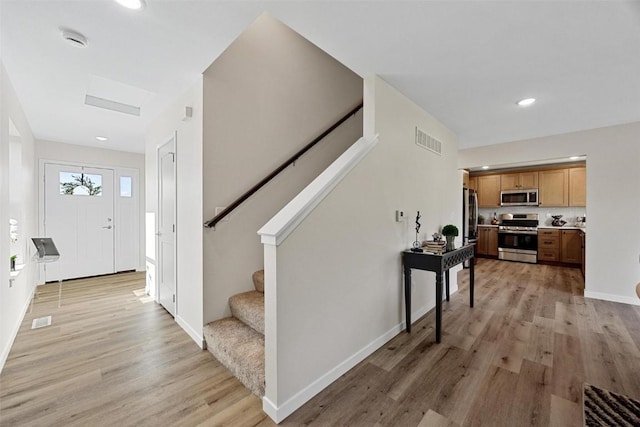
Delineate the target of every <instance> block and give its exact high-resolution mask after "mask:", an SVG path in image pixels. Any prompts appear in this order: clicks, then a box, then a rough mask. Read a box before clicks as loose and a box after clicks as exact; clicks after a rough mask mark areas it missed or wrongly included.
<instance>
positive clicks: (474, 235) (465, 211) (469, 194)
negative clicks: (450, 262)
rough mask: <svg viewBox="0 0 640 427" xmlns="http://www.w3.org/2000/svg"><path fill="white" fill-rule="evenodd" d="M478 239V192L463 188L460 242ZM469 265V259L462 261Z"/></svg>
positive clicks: (465, 242)
mask: <svg viewBox="0 0 640 427" xmlns="http://www.w3.org/2000/svg"><path fill="white" fill-rule="evenodd" d="M477 240H478V192H477V191H476V190H472V189H468V188H465V189H464V190H463V196H462V243H463V244H467V243H476V241H477ZM464 266H465V267H468V266H469V261H465V262H464Z"/></svg>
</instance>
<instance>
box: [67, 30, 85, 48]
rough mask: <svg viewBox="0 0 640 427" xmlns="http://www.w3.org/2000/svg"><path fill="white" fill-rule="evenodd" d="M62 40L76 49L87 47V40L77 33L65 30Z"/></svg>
mask: <svg viewBox="0 0 640 427" xmlns="http://www.w3.org/2000/svg"><path fill="white" fill-rule="evenodd" d="M62 38H63V39H65V40H66V42H67V43H69V44H71V45H73V46H75V47H81V48H84V47H87V38H86V37H85V36H83V35H82V34H80V33H79V32H77V31H73V30H66V29H63V30H62Z"/></svg>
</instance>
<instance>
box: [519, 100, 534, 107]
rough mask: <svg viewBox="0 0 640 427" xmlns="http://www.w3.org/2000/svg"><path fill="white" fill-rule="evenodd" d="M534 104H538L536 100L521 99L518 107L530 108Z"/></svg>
mask: <svg viewBox="0 0 640 427" xmlns="http://www.w3.org/2000/svg"><path fill="white" fill-rule="evenodd" d="M534 102H536V99H535V98H525V99H521V100H520V101H518V105H519V106H521V107H528V106H529V105H531V104H533V103H534Z"/></svg>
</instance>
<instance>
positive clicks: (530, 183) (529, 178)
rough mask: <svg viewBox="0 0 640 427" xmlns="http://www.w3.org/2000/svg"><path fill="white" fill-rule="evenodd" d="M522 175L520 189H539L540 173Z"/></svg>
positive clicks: (523, 173) (524, 173)
mask: <svg viewBox="0 0 640 427" xmlns="http://www.w3.org/2000/svg"><path fill="white" fill-rule="evenodd" d="M519 175H520V188H522V189H525V190H527V189H531V188H538V172H522V173H520V174H519Z"/></svg>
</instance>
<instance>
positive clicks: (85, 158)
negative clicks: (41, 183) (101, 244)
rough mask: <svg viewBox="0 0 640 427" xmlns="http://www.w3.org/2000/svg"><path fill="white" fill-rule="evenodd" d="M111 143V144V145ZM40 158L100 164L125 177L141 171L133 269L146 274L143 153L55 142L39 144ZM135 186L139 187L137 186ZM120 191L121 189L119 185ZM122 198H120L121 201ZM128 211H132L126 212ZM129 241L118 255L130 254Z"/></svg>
mask: <svg viewBox="0 0 640 427" xmlns="http://www.w3.org/2000/svg"><path fill="white" fill-rule="evenodd" d="M107 144H108V143H107ZM36 157H37V159H38V161H39V162H40V163H41V164H42V163H43V162H44V161H47V160H51V161H54V162H55V161H59V162H64V163H72V164H77V165H88V166H91V165H96V166H108V167H112V168H113V169H114V170H115V173H116V176H117V177H118V176H120V175H122V174H124V175H133V171H132V170H131V169H135V170H137V171H138V174H137V175H138V180H137V185H136V186H135V188H134V191H136V192H137V196H138V197H137V200H138V209H137V210H135V212H136V214H137V216H138V221H139V227H138V229H137V235H138V237H137V240H136V241H135V244H136V249H137V250H136V255H137V259H136V262H135V265H134V266H133V268H135V269H137V270H139V271H142V270H144V265H145V264H144V244H143V242H144V221H145V218H144V200H145V188H144V183H143V182H142V180H141V179H140V177H142V176H144V168H145V157H144V154H139V153H130V152H126V151H116V150H109V149H105V148H98V147H88V146H83V145H74V144H65V143H61V142H53V141H41V140H38V141H36ZM39 173H40V174H42V173H43V170H40V171H39ZM134 185H135V184H134ZM116 188H119V187H118V186H116ZM43 197H44V193H43V192H41V194H40V200H41V201H42V200H43V199H42V198H43ZM117 199H118V198H117ZM119 203H120V202H119V200H116V209H118V208H119V207H120V206H119ZM42 209H43V207H42V203H40V210H41V215H43V211H42ZM123 211H124V212H126V211H128V210H126V209H123ZM125 244H126V242H122V245H120V246H121V248H118V250H117V253H118V254H123V255H124V254H126V253H127V252H128V251H127V250H126V249H125V248H124V245H125Z"/></svg>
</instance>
